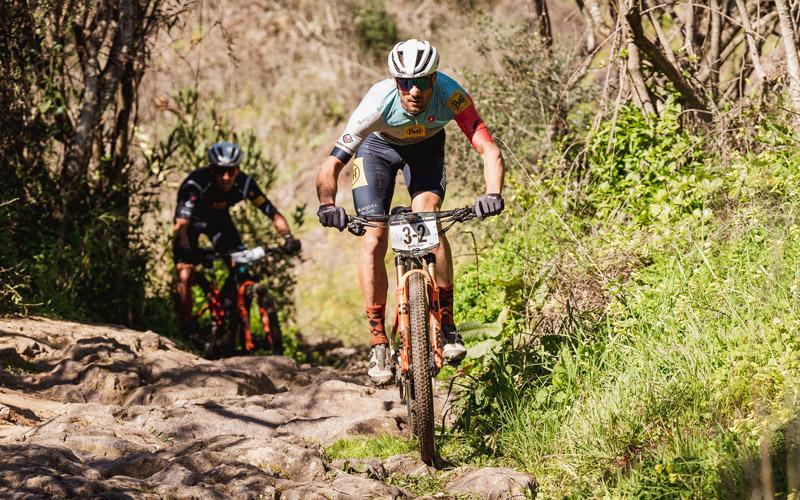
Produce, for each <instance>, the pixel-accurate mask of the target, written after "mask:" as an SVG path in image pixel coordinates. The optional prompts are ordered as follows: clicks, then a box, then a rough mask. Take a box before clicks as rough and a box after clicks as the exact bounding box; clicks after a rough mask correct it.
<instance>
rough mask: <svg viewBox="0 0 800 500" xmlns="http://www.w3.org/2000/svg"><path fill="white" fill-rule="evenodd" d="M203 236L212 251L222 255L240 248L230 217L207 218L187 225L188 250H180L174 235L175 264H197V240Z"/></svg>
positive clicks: (240, 243)
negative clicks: (208, 242)
mask: <svg viewBox="0 0 800 500" xmlns="http://www.w3.org/2000/svg"><path fill="white" fill-rule="evenodd" d="M201 234H205V235H206V236H207V237H208V239H209V240H210V241H211V245H212V247H213V248H214V251H215V252H217V253H218V254H224V253H227V252H230V251H232V250H236V249H238V248H239V247H241V246H242V238H241V236H239V231H237V230H236V226H234V225H233V221H232V220H231V217H230V215H229V214H228V213H227V212H226V213H225V214H224V215H218V216H215V217H208V218H206V219H204V220H192V221H191V222H190V223H189V248H182V247H181V246H180V244H179V241H178V235H177V234H176V235H175V237H174V238H173V240H172V258H173V260H174V261H175V263H176V264H178V263H185V264H199V263H200V256H199V254H198V252H197V240H198V238H199V237H200V235H201Z"/></svg>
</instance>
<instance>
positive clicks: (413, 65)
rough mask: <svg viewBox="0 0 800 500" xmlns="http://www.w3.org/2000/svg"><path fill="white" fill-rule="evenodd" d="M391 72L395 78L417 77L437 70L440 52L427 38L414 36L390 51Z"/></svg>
mask: <svg viewBox="0 0 800 500" xmlns="http://www.w3.org/2000/svg"><path fill="white" fill-rule="evenodd" d="M388 62H389V73H391V75H392V76H393V77H395V78H417V77H420V76H428V75H431V74H433V73H435V72H436V68H437V66H439V52H438V51H437V50H436V47H434V46H433V45H431V44H430V42H428V41H427V40H417V39H416V38H412V39H411V40H406V41H405V42H399V43H397V44H396V45H395V46H394V48H392V50H391V51H390V52H389V61H388Z"/></svg>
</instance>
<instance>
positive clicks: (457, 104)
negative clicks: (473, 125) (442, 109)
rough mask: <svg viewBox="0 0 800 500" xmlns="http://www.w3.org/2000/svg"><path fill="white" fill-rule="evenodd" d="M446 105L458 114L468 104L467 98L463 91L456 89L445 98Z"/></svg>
mask: <svg viewBox="0 0 800 500" xmlns="http://www.w3.org/2000/svg"><path fill="white" fill-rule="evenodd" d="M447 105H448V106H449V107H450V109H452V110H453V113H455V114H458V113H461V112H462V111H464V110H465V109H466V108H467V106H469V99H468V98H467V96H466V95H464V93H463V92H461V91H460V90H456V91H455V92H453V95H451V96H450V98H449V99H448V100H447Z"/></svg>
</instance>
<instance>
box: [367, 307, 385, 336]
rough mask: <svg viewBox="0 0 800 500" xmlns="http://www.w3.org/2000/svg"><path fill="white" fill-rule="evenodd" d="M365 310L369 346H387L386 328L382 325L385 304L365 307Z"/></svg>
mask: <svg viewBox="0 0 800 500" xmlns="http://www.w3.org/2000/svg"><path fill="white" fill-rule="evenodd" d="M366 309H367V320H368V321H369V345H371V346H376V345H380V344H388V343H389V338H388V337H386V327H385V325H384V321H385V316H386V304H374V305H371V306H367V308H366Z"/></svg>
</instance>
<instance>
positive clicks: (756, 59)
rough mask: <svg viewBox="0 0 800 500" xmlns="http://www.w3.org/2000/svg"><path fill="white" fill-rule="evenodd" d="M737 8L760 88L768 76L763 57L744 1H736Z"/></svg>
mask: <svg viewBox="0 0 800 500" xmlns="http://www.w3.org/2000/svg"><path fill="white" fill-rule="evenodd" d="M736 7H737V8H738V9H739V15H740V16H741V20H742V25H743V26H744V29H745V33H746V35H745V36H746V38H747V48H748V50H749V52H750V60H751V61H752V63H753V70H754V75H755V77H756V86H757V87H759V88H760V87H761V85H762V84H763V83H764V79H765V78H766V76H767V75H766V73H765V72H764V68H763V67H762V66H761V57H760V56H759V54H758V47H757V46H756V40H755V38H754V37H753V35H752V33H753V28H752V26H751V25H750V14H749V13H748V12H747V6H746V5H745V3H744V0H736Z"/></svg>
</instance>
